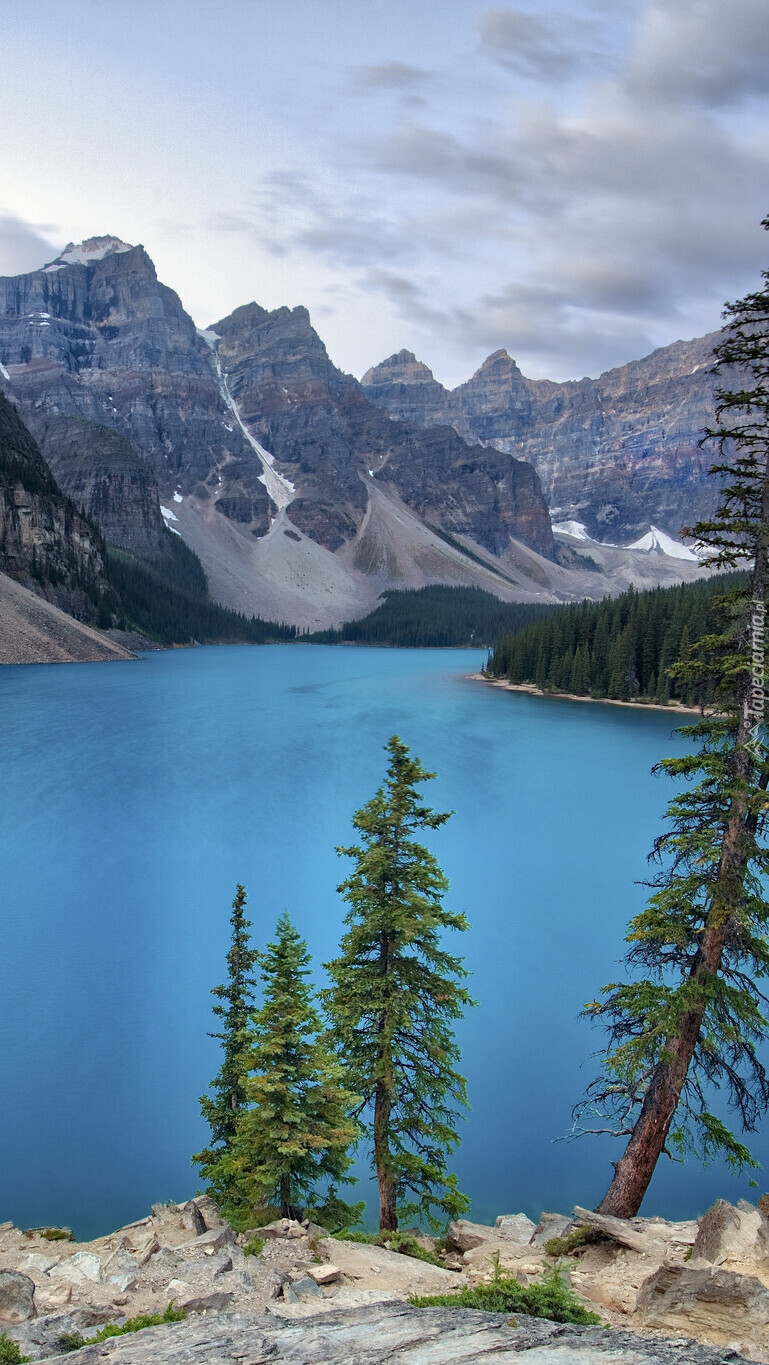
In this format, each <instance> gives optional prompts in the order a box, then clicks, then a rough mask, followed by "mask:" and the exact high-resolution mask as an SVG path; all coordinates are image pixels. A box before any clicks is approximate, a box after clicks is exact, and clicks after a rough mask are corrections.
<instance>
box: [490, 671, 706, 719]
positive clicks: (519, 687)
mask: <svg viewBox="0 0 769 1365" xmlns="http://www.w3.org/2000/svg"><path fill="white" fill-rule="evenodd" d="M467 676H468V680H469V681H470V682H483V683H487V684H488V686H489V687H500V688H502V690H503V691H505V692H526V693H527V694H528V696H530V697H552V698H553V700H555V701H586V702H590V703H592V704H593V705H595V706H629V707H632V709H633V710H634V711H664V712H665V713H666V714H667V715H669V716H677V715H684V716H687V715H688V716H699V715H700V708H699V706H684V705H683V704H682V703H681V702H675V703H674V704H673V705H671V706H665V705H663V703H662V702H654V701H619V700H618V699H617V698H615V697H580V696H579V695H578V694H577V693H576V692H545V691H544V690H543V689H542V688H541V687H537V686H536V685H535V684H534V683H512V682H509V681H508V679H507V678H489V677H487V676H486V674H485V673H468V675H467Z"/></svg>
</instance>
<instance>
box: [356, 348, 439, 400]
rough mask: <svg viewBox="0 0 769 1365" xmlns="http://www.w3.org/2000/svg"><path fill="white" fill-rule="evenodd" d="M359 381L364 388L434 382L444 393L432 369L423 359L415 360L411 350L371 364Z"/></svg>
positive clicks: (399, 352)
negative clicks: (377, 363) (376, 363)
mask: <svg viewBox="0 0 769 1365" xmlns="http://www.w3.org/2000/svg"><path fill="white" fill-rule="evenodd" d="M361 383H362V384H363V386H364V388H372V387H381V386H382V385H387V386H389V385H392V384H428V385H429V384H434V385H435V386H436V388H437V389H439V390H440V391H441V393H445V389H444V388H443V385H442V384H439V383H438V381H437V380H436V378H435V376H434V374H433V372H432V370H431V369H429V368H428V366H427V365H425V364H424V362H423V361H421V360H417V358H416V356H415V355H414V352H413V351H398V353H397V355H391V356H388V357H387V359H386V360H382V361H381V362H380V364H379V365H372V367H371V369H370V370H367V371H366V373H365V374H364V376H363V379H362V380H361Z"/></svg>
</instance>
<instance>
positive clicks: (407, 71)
mask: <svg viewBox="0 0 769 1365" xmlns="http://www.w3.org/2000/svg"><path fill="white" fill-rule="evenodd" d="M430 79H431V77H430V74H429V72H427V71H423V70H422V69H421V67H418V66H410V65H409V64H408V63H407V62H379V63H378V64H377V65H375V66H361V67H358V69H357V71H355V72H354V73H353V75H352V79H351V82H350V84H351V86H352V88H353V90H356V91H358V92H359V93H361V94H373V93H376V92H378V91H380V90H396V91H399V92H401V93H402V94H413V93H414V92H416V91H420V90H422V89H424V87H425V85H427V84H429V82H430Z"/></svg>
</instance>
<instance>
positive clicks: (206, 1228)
mask: <svg viewBox="0 0 769 1365" xmlns="http://www.w3.org/2000/svg"><path fill="white" fill-rule="evenodd" d="M189 1202H190V1204H194V1206H195V1209H196V1210H197V1215H198V1217H199V1219H200V1221H201V1223H202V1225H203V1226H202V1227H201V1228H200V1231H201V1232H210V1231H211V1229H212V1228H220V1227H223V1226H224V1219H223V1218H222V1215H221V1214H220V1212H219V1205H218V1204H216V1203H215V1202H214V1200H213V1199H212V1198H211V1196H210V1194H199V1195H197V1196H196V1197H195V1198H194V1199H191V1200H190V1201H189ZM185 1207H186V1206H185Z"/></svg>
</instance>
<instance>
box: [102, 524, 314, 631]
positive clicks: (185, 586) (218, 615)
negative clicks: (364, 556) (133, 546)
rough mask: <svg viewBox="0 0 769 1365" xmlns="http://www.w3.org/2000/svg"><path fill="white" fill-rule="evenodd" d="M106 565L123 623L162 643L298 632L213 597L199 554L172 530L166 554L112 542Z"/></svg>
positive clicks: (116, 605) (113, 605)
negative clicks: (139, 553) (130, 549)
mask: <svg viewBox="0 0 769 1365" xmlns="http://www.w3.org/2000/svg"><path fill="white" fill-rule="evenodd" d="M106 564H107V573H108V575H109V581H110V585H111V587H112V588H113V589H114V592H115V594H116V597H117V599H118V600H117V601H115V602H114V603H113V604H112V607H113V611H114V612H115V614H116V616H117V619H118V624H119V625H120V626H122V627H125V628H128V629H134V630H137V631H140V632H141V634H142V635H146V636H147V637H148V638H149V639H150V640H154V641H156V642H157V644H160V645H170V644H189V643H190V642H192V641H196V642H197V643H198V644H233V643H248V644H264V643H265V642H267V641H270V640H292V639H293V638H294V636H295V634H296V629H295V627H294V626H286V625H283V624H282V623H278V622H275V621H263V620H261V618H260V617H258V616H251V617H248V616H244V615H243V614H242V613H241V612H237V611H231V610H229V609H228V608H227V607H222V606H220V605H219V603H218V602H214V601H212V599H211V598H210V597H209V596H208V584H207V583H206V576H205V573H204V572H203V566H202V564H201V562H200V560H199V559H198V557H197V555H196V554H195V553H194V552H193V551H192V550H190V549H189V548H188V546H187V545H185V544H184V541H183V540H181V539H180V538H179V536H175V535H172V534H171V533H170V532H169V534H168V544H167V546H166V549H165V553H162V554H160V553H159V554H156V555H153V556H142V558H139V557H138V556H136V555H132V554H130V553H129V552H128V551H127V550H121V549H118V548H117V546H115V545H108V546H107V554H106ZM99 624H100V625H102V624H104V625H108V624H109V621H108V620H105V621H100V622H99Z"/></svg>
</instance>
